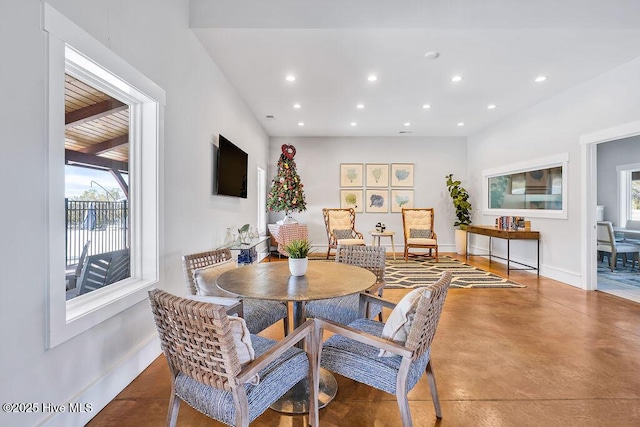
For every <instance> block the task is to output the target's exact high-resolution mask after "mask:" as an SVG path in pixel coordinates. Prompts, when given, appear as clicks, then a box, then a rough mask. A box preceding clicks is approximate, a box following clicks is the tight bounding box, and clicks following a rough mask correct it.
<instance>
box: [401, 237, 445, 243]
mask: <svg viewBox="0 0 640 427" xmlns="http://www.w3.org/2000/svg"><path fill="white" fill-rule="evenodd" d="M407 244H409V245H436V244H438V242H437V241H436V240H435V239H422V238H419V237H414V238H409V239H407Z"/></svg>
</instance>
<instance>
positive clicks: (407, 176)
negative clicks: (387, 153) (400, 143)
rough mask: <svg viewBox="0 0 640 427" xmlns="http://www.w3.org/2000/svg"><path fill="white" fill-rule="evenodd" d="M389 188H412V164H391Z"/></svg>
mask: <svg viewBox="0 0 640 427" xmlns="http://www.w3.org/2000/svg"><path fill="white" fill-rule="evenodd" d="M391 186H392V187H413V163H391Z"/></svg>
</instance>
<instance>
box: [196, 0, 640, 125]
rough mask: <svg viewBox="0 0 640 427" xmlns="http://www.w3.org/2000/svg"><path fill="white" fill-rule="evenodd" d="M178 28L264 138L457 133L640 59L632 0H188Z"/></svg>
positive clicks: (638, 21)
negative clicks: (186, 30) (198, 46)
mask: <svg viewBox="0 0 640 427" xmlns="http://www.w3.org/2000/svg"><path fill="white" fill-rule="evenodd" d="M558 3H560V4H558ZM190 26H191V28H192V30H193V32H194V33H195V35H196V36H197V37H198V39H199V40H200V41H201V43H202V45H203V46H204V48H205V49H206V50H207V52H208V53H209V54H210V56H211V57H212V58H213V60H214V61H215V62H216V64H217V65H218V66H219V67H220V68H221V70H222V71H223V73H224V74H225V75H226V76H227V78H228V79H229V81H230V82H231V84H232V85H233V86H234V87H235V88H236V89H237V90H238V92H239V93H240V96H241V97H242V98H243V99H244V101H245V102H246V103H247V105H248V106H249V108H250V109H251V111H252V112H253V113H254V115H255V116H256V118H257V119H258V121H259V122H260V123H261V125H262V126H263V127H264V129H265V130H266V132H267V133H268V134H269V135H270V136H397V135H399V134H401V133H402V134H405V135H413V136H467V135H470V134H473V133H475V132H477V131H479V130H481V129H483V128H485V127H487V126H489V125H491V124H494V123H496V122H498V121H500V120H502V119H504V118H506V117H508V116H510V115H513V114H516V113H517V112H519V111H522V110H524V109H526V108H528V107H531V106H532V105H534V104H537V103H539V102H541V101H544V100H545V99H549V98H551V97H553V96H556V95H558V94H559V93H562V92H565V91H567V90H569V89H571V88H572V87H575V86H578V85H580V84H581V83H584V82H586V81H588V80H590V79H593V78H594V77H596V76H598V75H600V74H603V73H605V72H607V71H610V70H612V69H614V68H616V67H619V66H621V65H623V64H625V63H627V62H630V61H632V60H634V59H636V58H638V57H640V2H638V1H635V0H609V1H596V0H579V1H578V0H565V1H563V2H558V1H557V0H538V1H537V2H530V1H515V0H485V1H471V0H449V1H442V0H441V1H435V0H404V1H402V2H397V1H390V0H340V1H339V0H324V1H320V0H297V1H293V0H272V1H264V0H243V1H238V0H191V2H190ZM432 51H435V52H438V53H439V56H438V58H436V59H428V58H426V57H425V53H427V52H432ZM287 75H293V76H295V78H296V80H295V81H293V82H289V81H286V80H285V77H286V76H287ZM370 75H376V76H377V78H378V79H377V81H375V82H370V81H368V80H367V77H368V76H370ZM455 75H459V76H462V77H463V79H462V80H461V81H460V82H457V83H455V82H452V81H451V79H452V77H453V76H455ZM541 75H544V76H546V77H547V79H546V80H545V81H544V82H539V83H536V82H535V81H534V79H535V78H536V77H538V76H541ZM359 103H361V104H363V105H364V108H361V109H358V108H356V106H357V104H359ZM294 104H299V105H300V108H299V109H295V108H294ZM425 104H429V105H430V106H431V108H428V109H425V108H423V106H424V105H425ZM489 105H495V108H493V109H489V108H488V106H489ZM267 116H273V118H267ZM300 122H302V123H304V126H299V125H298V123H300ZM351 123H355V124H356V125H355V126H352V125H351ZM405 123H409V125H406V126H405ZM459 123H464V125H463V126H459Z"/></svg>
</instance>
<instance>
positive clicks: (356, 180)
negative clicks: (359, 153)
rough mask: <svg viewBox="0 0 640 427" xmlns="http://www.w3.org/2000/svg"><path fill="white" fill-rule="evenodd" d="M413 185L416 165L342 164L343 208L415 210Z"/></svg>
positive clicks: (359, 209) (374, 211) (384, 211)
mask: <svg viewBox="0 0 640 427" xmlns="http://www.w3.org/2000/svg"><path fill="white" fill-rule="evenodd" d="M413 183H414V164H413V163H390V164H389V163H366V164H363V163H341V164H340V207H341V208H353V209H354V210H355V211H356V212H370V213H387V212H393V213H396V212H398V213H399V212H402V208H412V207H413V197H414V194H413V193H414V191H413ZM363 187H364V188H363Z"/></svg>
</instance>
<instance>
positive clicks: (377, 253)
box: [306, 245, 386, 325]
mask: <svg viewBox="0 0 640 427" xmlns="http://www.w3.org/2000/svg"><path fill="white" fill-rule="evenodd" d="M385 252H386V249H385V248H384V247H381V246H343V245H338V248H337V250H336V262H341V263H343V264H350V265H356V266H358V267H362V268H366V269H367V270H369V271H371V272H372V273H373V274H375V275H376V278H377V280H376V283H375V284H374V285H373V286H372V287H370V288H369V289H368V290H367V292H369V293H377V294H378V296H380V297H381V296H382V291H383V290H384V285H385V281H384V269H385V258H386V256H385ZM359 301H360V297H359V294H353V295H346V296H343V297H337V298H330V299H323V300H317V301H309V302H308V303H307V304H306V315H307V317H316V318H321V319H328V320H333V321H334V322H338V323H342V324H343V325H348V324H349V323H351V322H353V321H354V320H356V319H357V318H358V316H359ZM365 314H366V316H367V318H372V317H375V316H379V319H380V321H382V306H380V305H378V304H372V305H371V307H368V312H367V313H365Z"/></svg>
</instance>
